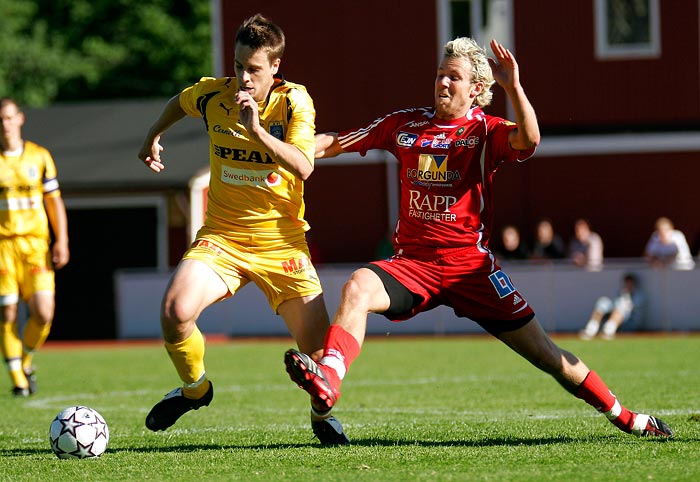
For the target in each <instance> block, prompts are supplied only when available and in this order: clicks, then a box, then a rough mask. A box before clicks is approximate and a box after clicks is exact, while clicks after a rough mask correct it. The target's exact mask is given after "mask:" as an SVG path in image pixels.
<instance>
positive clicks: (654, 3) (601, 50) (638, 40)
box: [594, 0, 661, 60]
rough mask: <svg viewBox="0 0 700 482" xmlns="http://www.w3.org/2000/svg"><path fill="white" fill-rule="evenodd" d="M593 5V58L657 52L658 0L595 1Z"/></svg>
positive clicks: (653, 55)
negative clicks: (594, 55)
mask: <svg viewBox="0 0 700 482" xmlns="http://www.w3.org/2000/svg"><path fill="white" fill-rule="evenodd" d="M594 8H595V42H596V45H595V47H596V57H597V58H599V59H601V60H606V59H615V60H618V59H638V58H656V57H658V56H659V55H661V38H660V31H659V29H660V27H659V24H660V21H659V0H595V3H594Z"/></svg>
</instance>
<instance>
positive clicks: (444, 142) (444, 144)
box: [430, 132, 452, 149]
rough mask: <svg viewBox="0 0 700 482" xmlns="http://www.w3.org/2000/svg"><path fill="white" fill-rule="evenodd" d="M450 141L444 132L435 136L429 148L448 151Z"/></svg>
mask: <svg viewBox="0 0 700 482" xmlns="http://www.w3.org/2000/svg"><path fill="white" fill-rule="evenodd" d="M451 142H452V139H448V138H447V136H446V135H445V133H444V132H441V133H440V134H438V135H436V136H435V138H434V139H433V142H432V144H431V145H430V147H432V148H433V149H449V148H450V143H451Z"/></svg>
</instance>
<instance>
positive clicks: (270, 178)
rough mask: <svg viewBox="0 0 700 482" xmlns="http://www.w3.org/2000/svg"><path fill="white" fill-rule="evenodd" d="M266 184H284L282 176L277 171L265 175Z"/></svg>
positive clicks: (271, 185) (272, 185)
mask: <svg viewBox="0 0 700 482" xmlns="http://www.w3.org/2000/svg"><path fill="white" fill-rule="evenodd" d="M265 184H267V185H268V186H270V187H274V186H279V185H280V184H282V176H280V175H279V173H278V172H277V171H270V173H269V174H268V175H267V176H266V177H265Z"/></svg>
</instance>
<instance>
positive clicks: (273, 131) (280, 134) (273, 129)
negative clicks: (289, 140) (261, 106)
mask: <svg viewBox="0 0 700 482" xmlns="http://www.w3.org/2000/svg"><path fill="white" fill-rule="evenodd" d="M269 130H270V135H271V136H272V137H274V138H275V139H279V140H280V141H284V126H283V125H282V122H281V121H272V122H270V129H269Z"/></svg>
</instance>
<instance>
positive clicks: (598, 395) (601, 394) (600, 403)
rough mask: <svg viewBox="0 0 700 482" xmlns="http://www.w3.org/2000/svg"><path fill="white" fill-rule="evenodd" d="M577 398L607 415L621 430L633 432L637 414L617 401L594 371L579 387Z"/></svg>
mask: <svg viewBox="0 0 700 482" xmlns="http://www.w3.org/2000/svg"><path fill="white" fill-rule="evenodd" d="M576 396H577V397H578V398H580V399H582V400H584V401H585V402H586V403H588V404H589V405H591V406H592V407H593V408H595V409H596V410H598V411H599V412H601V413H603V414H605V416H606V417H608V420H610V421H611V422H612V423H613V425H615V426H616V427H617V428H619V429H620V430H623V431H625V432H627V433H631V432H632V425H633V424H634V416H635V414H634V413H633V412H630V411H629V410H627V409H626V408H625V407H623V406H622V405H621V404H620V402H618V401H617V397H615V395H614V394H613V393H612V392H611V391H610V389H609V388H608V386H607V385H606V384H605V382H603V380H601V378H600V377H599V376H598V374H597V373H596V372H594V371H593V370H591V371H590V372H588V375H587V376H586V379H585V380H583V383H582V384H581V385H580V386H579V387H578V390H577V391H576Z"/></svg>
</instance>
